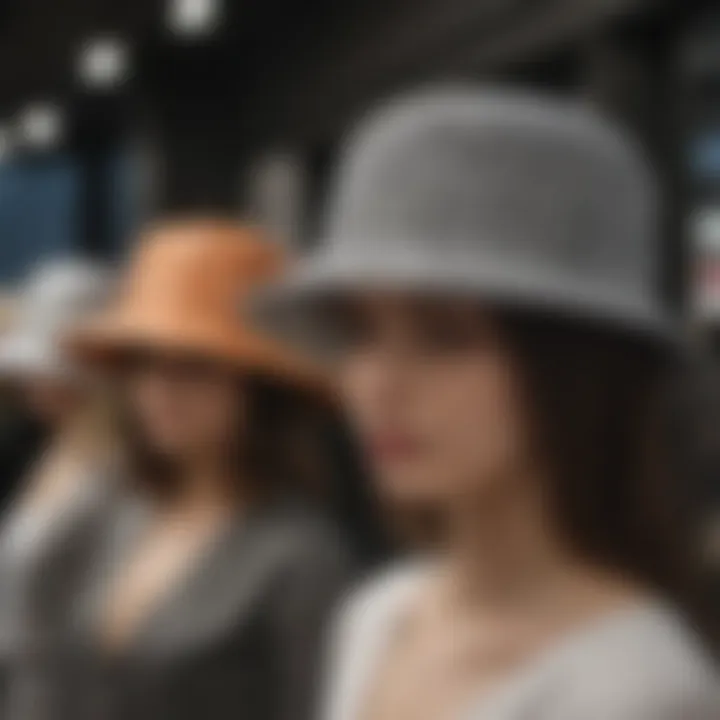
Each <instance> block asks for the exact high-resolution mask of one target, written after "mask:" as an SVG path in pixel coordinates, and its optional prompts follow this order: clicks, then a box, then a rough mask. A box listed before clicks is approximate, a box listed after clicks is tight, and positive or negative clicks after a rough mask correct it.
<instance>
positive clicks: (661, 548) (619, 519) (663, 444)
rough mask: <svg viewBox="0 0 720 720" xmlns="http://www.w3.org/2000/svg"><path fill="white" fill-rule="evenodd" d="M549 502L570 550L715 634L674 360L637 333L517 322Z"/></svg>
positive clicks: (510, 338)
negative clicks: (676, 412) (677, 425)
mask: <svg viewBox="0 0 720 720" xmlns="http://www.w3.org/2000/svg"><path fill="white" fill-rule="evenodd" d="M500 326H501V329H502V332H503V335H504V340H505V342H506V343H507V346H508V348H509V350H510V352H511V354H512V355H513V357H514V359H515V360H516V362H517V363H518V366H519V369H520V373H519V374H520V380H521V382H522V383H523V384H524V388H523V389H524V390H525V392H526V396H527V399H528V407H529V409H530V413H531V415H532V417H531V418H530V420H531V427H532V428H533V429H534V431H535V433H536V439H537V441H538V443H539V445H540V447H541V448H542V449H543V452H544V453H545V458H546V460H547V463H548V465H549V467H550V469H551V473H550V477H549V483H550V485H549V487H548V488H547V491H548V499H549V504H550V508H551V511H552V512H553V513H554V521H555V523H556V526H557V527H558V528H559V529H560V532H561V533H562V535H563V537H564V538H565V540H566V541H567V543H568V545H569V547H570V548H572V549H573V550H575V551H576V552H577V553H578V554H579V555H581V556H583V557H584V558H585V559H587V560H589V561H591V562H594V563H599V564H602V565H604V566H606V567H610V568H613V569H615V570H619V571H621V572H623V573H625V574H626V575H628V576H631V577H633V578H635V579H636V580H639V581H640V582H642V583H643V584H645V585H646V586H649V587H651V588H653V589H655V590H656V591H658V592H660V593H662V594H663V595H664V596H665V597H667V598H669V599H671V600H673V601H675V602H676V603H677V604H678V605H680V606H682V607H683V608H684V609H685V610H687V611H688V613H689V614H690V615H691V617H694V618H695V619H696V620H698V621H699V622H700V623H701V624H702V625H703V626H704V628H705V629H706V630H708V629H709V628H708V623H709V620H710V618H709V616H708V613H707V612H706V611H705V607H704V597H703V594H704V590H705V588H704V587H703V579H702V566H701V561H700V539H699V537H698V532H697V527H698V523H697V518H696V516H695V513H694V506H693V498H692V497H691V493H690V491H689V489H690V487H691V485H692V483H690V482H689V479H688V478H687V477H683V476H682V473H683V472H685V473H686V474H687V473H688V472H689V468H688V467H687V466H685V467H680V465H679V463H678V457H677V454H676V453H674V452H673V451H672V450H673V444H674V439H675V438H673V437H672V433H671V426H670V424H669V421H670V419H671V418H670V413H671V411H672V406H671V399H672V393H671V392H670V390H671V388H672V386H673V384H674V382H675V380H676V379H677V368H678V363H677V362H676V357H674V356H673V354H672V353H669V352H666V351H664V350H663V349H661V348H660V347H659V346H657V345H655V344H652V343H650V342H647V341H646V340H643V339H641V338H639V337H636V336H634V335H632V334H631V333H629V332H628V333H622V332H617V331H615V330H613V331H609V330H606V329H603V328H601V327H591V326H586V325H584V324H581V323H573V322H570V321H568V320H558V319H550V318H542V317H530V316H524V315H514V314H512V313H511V314H507V315H505V316H503V317H502V318H501V322H500Z"/></svg>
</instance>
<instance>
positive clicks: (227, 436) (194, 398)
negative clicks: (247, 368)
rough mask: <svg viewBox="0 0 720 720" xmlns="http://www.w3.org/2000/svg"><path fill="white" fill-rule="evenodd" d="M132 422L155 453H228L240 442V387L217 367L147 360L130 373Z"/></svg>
mask: <svg viewBox="0 0 720 720" xmlns="http://www.w3.org/2000/svg"><path fill="white" fill-rule="evenodd" d="M126 390H127V398H128V402H129V403H130V410H131V417H132V419H133V421H134V422H136V423H138V424H139V427H138V428H137V430H138V432H139V434H140V436H141V437H142V438H143V440H144V442H145V443H147V445H148V446H149V447H150V448H151V449H152V450H154V451H156V452H158V453H160V454H162V455H165V456H167V457H172V458H181V459H182V458H185V459H188V460H193V459H198V458H205V457H207V456H215V455H216V454H218V453H219V454H226V453H227V451H228V449H229V448H230V447H231V444H232V443H233V442H237V431H238V426H239V423H240V418H239V417H238V414H239V412H240V407H239V402H238V398H239V388H238V381H237V378H236V376H235V375H234V374H233V373H232V371H230V370H228V369H225V368H223V367H221V366H219V365H216V364H214V363H212V362H207V361H203V360H194V359H179V358H175V357H172V358H171V357H161V356H153V355H143V356H140V357H136V358H135V359H133V360H132V361H131V362H130V363H129V365H128V368H127V372H126Z"/></svg>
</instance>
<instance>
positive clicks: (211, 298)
mask: <svg viewBox="0 0 720 720" xmlns="http://www.w3.org/2000/svg"><path fill="white" fill-rule="evenodd" d="M282 264H283V253H282V250H281V248H280V247H279V246H277V245H275V244H274V243H271V242H268V241H266V240H265V238H264V237H262V236H261V234H260V233H258V232H256V231H254V230H248V229H245V228H242V227H236V226H234V225H232V224H230V223H228V224H227V225H226V224H223V223H220V222H218V223H197V222H187V221H186V222H184V223H178V224H177V225H166V226H160V227H157V228H155V229H153V230H151V231H149V232H148V233H147V234H146V236H145V237H144V238H143V240H142V241H141V244H140V247H139V248H138V250H137V252H136V254H135V256H134V258H133V261H132V263H131V268H130V272H129V273H128V274H127V276H126V282H125V285H124V287H123V292H122V299H121V305H122V308H121V311H122V312H127V311H132V312H135V311H137V312H140V313H144V314H148V315H151V316H157V317H162V318H168V319H171V318H177V319H183V318H185V319H187V320H198V321H200V320H203V319H207V320H208V321H214V322H227V323H228V327H235V326H236V325H237V308H238V300H239V299H240V300H241V299H242V296H243V295H245V294H247V293H249V292H251V291H252V289H253V288H254V287H255V286H256V285H258V284H261V283H262V282H264V281H266V280H267V279H269V278H272V277H274V276H275V274H276V273H278V272H279V271H280V268H281V267H282ZM230 323H232V325H231V324H230Z"/></svg>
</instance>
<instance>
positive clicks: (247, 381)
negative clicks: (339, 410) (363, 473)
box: [120, 377, 332, 501]
mask: <svg viewBox="0 0 720 720" xmlns="http://www.w3.org/2000/svg"><path fill="white" fill-rule="evenodd" d="M237 402H238V405H242V407H243V414H244V416H245V417H246V418H247V422H246V423H244V424H243V430H242V433H238V437H237V439H236V440H237V441H236V442H235V443H233V445H232V447H230V448H229V452H228V457H227V465H228V468H229V470H230V472H231V474H232V476H233V477H234V478H236V480H237V483H238V485H237V486H236V487H235V488H233V490H234V491H235V492H236V493H237V495H238V496H242V497H243V498H249V499H251V500H253V501H263V500H267V499H270V498H271V497H276V496H277V495H279V494H295V493H297V494H300V495H304V496H313V497H318V496H321V495H323V494H324V492H325V490H326V485H327V480H328V475H329V468H328V466H327V464H326V462H325V461H326V458H327V457H328V453H326V452H324V445H325V439H326V430H327V427H328V426H329V424H330V423H331V421H332V413H331V411H330V408H329V407H327V406H323V404H322V403H321V402H316V401H315V400H314V398H311V397H308V396H307V395H305V394H303V393H301V392H299V391H298V390H296V389H295V388H292V387H288V386H286V385H284V384H282V383H278V382H274V381H271V380H267V379H265V378H261V377H241V378H238V381H237ZM120 417H121V427H122V436H123V438H124V448H125V456H126V459H127V463H128V466H129V467H128V471H129V473H130V475H131V476H132V478H133V480H134V481H135V482H137V483H138V484H139V486H140V487H141V489H142V490H144V491H146V492H149V493H150V494H152V495H154V496H155V497H167V496H168V495H171V494H172V492H173V489H174V486H175V482H176V481H177V477H178V470H179V468H178V467H177V465H176V463H175V462H174V460H173V459H172V458H168V457H166V456H164V455H161V454H160V453H158V452H156V451H155V450H154V449H153V448H151V447H149V446H148V444H147V443H146V442H145V440H144V438H143V437H142V435H141V433H140V432H139V430H138V425H137V423H136V422H134V420H133V417H132V413H131V412H130V411H129V409H128V408H127V407H124V408H123V410H122V412H121V416H120Z"/></svg>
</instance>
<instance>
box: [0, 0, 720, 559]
mask: <svg viewBox="0 0 720 720" xmlns="http://www.w3.org/2000/svg"><path fill="white" fill-rule="evenodd" d="M713 6H715V7H713ZM449 77H450V78H457V79H459V80H463V79H472V80H486V81H489V82H496V81H499V82H510V83H519V84H523V85H531V86H532V85H535V86H541V87H543V88H547V89H551V90H556V91H558V92H561V93H566V94H571V95H577V96H582V97H586V98H588V99H589V100H590V101H591V102H594V103H595V104H596V105H598V106H600V107H601V108H603V109H604V110H605V111H607V112H608V113H610V114H612V115H614V116H616V117H619V118H620V119H621V121H622V122H624V123H626V124H627V125H629V126H630V127H631V128H632V129H633V130H634V132H635V133H636V135H637V136H638V137H639V138H640V140H641V142H642V143H643V144H644V145H645V148H646V150H647V152H648V153H649V155H650V156H651V158H652V159H653V161H654V163H655V165H656V166H657V168H658V170H659V172H660V176H661V180H662V184H663V189H664V216H665V221H664V227H663V236H664V263H663V267H662V268H661V272H660V274H659V276H658V279H657V280H658V284H659V287H660V288H661V290H662V292H663V294H664V295H665V297H666V298H667V300H668V302H671V303H673V304H675V305H676V306H678V307H679V308H682V310H683V311H684V312H685V314H686V317H687V318H688V327H689V328H690V329H691V331H692V333H693V335H695V336H697V337H700V338H706V339H707V340H708V342H709V344H710V346H711V347H712V345H713V343H716V344H717V340H718V338H720V334H718V333H716V332H715V326H716V321H717V320H718V319H720V7H717V3H713V2H709V1H706V2H700V1H691V0H664V1H663V0H645V1H642V0H442V1H440V0H362V2H360V1H355V0H345V1H344V2H338V1H337V0H316V1H315V2H313V3H293V2H288V1H287V0H262V1H261V0H0V286H2V287H3V288H4V290H5V293H6V295H7V303H6V304H8V305H9V306H11V305H12V291H13V287H14V284H15V282H16V281H18V280H19V279H20V278H22V277H23V276H24V275H25V274H26V273H27V272H28V270H29V269H30V268H31V266H33V265H34V264H35V263H36V262H37V261H38V260H41V259H43V258H45V257H47V256H52V255H58V254H62V253H65V252H68V251H71V252H75V251H78V252H82V253H85V254H90V255H94V256H97V257H99V258H103V259H106V258H109V259H119V258H122V257H123V255H124V254H125V252H126V249H127V248H128V246H129V244H130V243H131V242H132V238H133V237H134V233H135V231H136V230H137V228H138V227H139V226H140V225H142V224H143V223H144V222H146V221H147V220H148V219H149V218H152V217H155V216H158V215H165V214H168V213H174V212H178V211H193V212H196V211H197V212H211V213H217V212H222V213H225V214H227V213H229V214H232V215H237V216H242V217H248V216H249V217H251V218H253V219H255V220H257V221H259V222H262V223H264V224H266V225H269V226H270V227H271V228H272V229H273V230H275V231H276V234H277V236H278V237H280V238H283V239H284V240H285V241H286V242H288V243H290V244H292V245H294V246H296V247H306V246H308V245H309V244H310V243H311V242H312V238H313V236H314V231H315V229H316V228H317V218H318V215H319V210H320V205H321V200H320V198H322V197H323V194H324V190H325V188H326V186H327V182H328V177H329V175H330V173H331V172H332V168H333V164H334V160H335V155H336V151H337V148H338V147H339V145H340V143H341V139H342V138H343V136H344V134H345V132H346V131H347V129H348V128H349V127H350V126H351V125H353V124H354V123H355V122H356V121H357V119H358V118H359V117H360V116H361V115H362V114H363V113H364V112H365V111H366V110H367V109H368V108H370V107H371V106H373V105H375V104H376V103H377V102H378V101H379V100H381V99H382V98H383V97H384V96H386V95H390V94H395V93H397V92H398V91H400V90H402V89H403V88H406V87H407V88H409V87H413V86H416V85H417V84H419V83H422V82H425V81H432V80H433V79H438V78H439V79H447V78H449ZM8 312H9V310H8ZM716 336H717V337H716ZM718 350H720V344H719V346H718ZM701 394H702V395H703V396H704V397H706V396H707V395H708V393H706V392H705V391H704V390H703V392H702V393H701ZM717 395H718V398H720V392H718V394H717ZM715 405H719V406H720V402H718V403H714V404H713V403H709V406H710V407H715ZM3 422H4V423H5V424H6V425H8V428H9V427H10V426H12V428H14V429H13V430H12V431H11V430H10V429H6V431H5V432H0V463H2V464H3V467H2V468H0V470H3V469H4V471H3V472H2V473H1V474H0V477H3V478H5V482H6V484H7V483H10V482H11V481H12V479H13V478H14V477H16V476H17V474H18V473H19V472H20V468H22V467H23V463H24V458H25V457H26V456H30V455H32V453H31V452H30V451H27V450H26V448H31V447H32V446H33V443H34V438H35V435H34V434H33V433H34V431H33V429H32V428H30V427H29V426H28V425H27V423H24V424H23V423H19V422H18V420H17V415H16V414H14V412H13V411H8V412H5V413H4V418H3ZM709 427H710V428H713V427H717V426H716V425H715V424H714V423H709ZM718 435H719V436H720V432H719V433H718ZM699 439H700V441H701V442H703V443H705V445H706V451H707V453H706V454H707V456H708V458H709V460H708V467H707V468H703V469H702V472H700V473H698V477H699V480H698V482H697V490H696V493H697V497H698V501H699V505H700V506H702V507H703V508H705V510H706V511H707V510H708V508H714V507H715V506H716V505H717V506H718V507H720V480H716V477H717V475H716V473H715V466H714V465H713V463H712V461H711V458H712V457H714V455H715V454H720V453H718V452H717V451H715V446H716V445H720V443H717V442H716V440H715V437H714V433H713V432H709V436H708V437H705V436H702V437H700V438H699ZM717 467H718V468H720V463H718V466H717ZM348 502H349V504H350V505H352V500H349V501H348ZM708 515H710V516H712V517H714V515H715V513H714V511H710V512H708ZM712 524H713V523H712V522H710V526H712ZM711 534H712V533H711ZM717 536H718V537H719V538H720V531H719V532H718V533H717ZM718 545H720V539H719V540H718Z"/></svg>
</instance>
